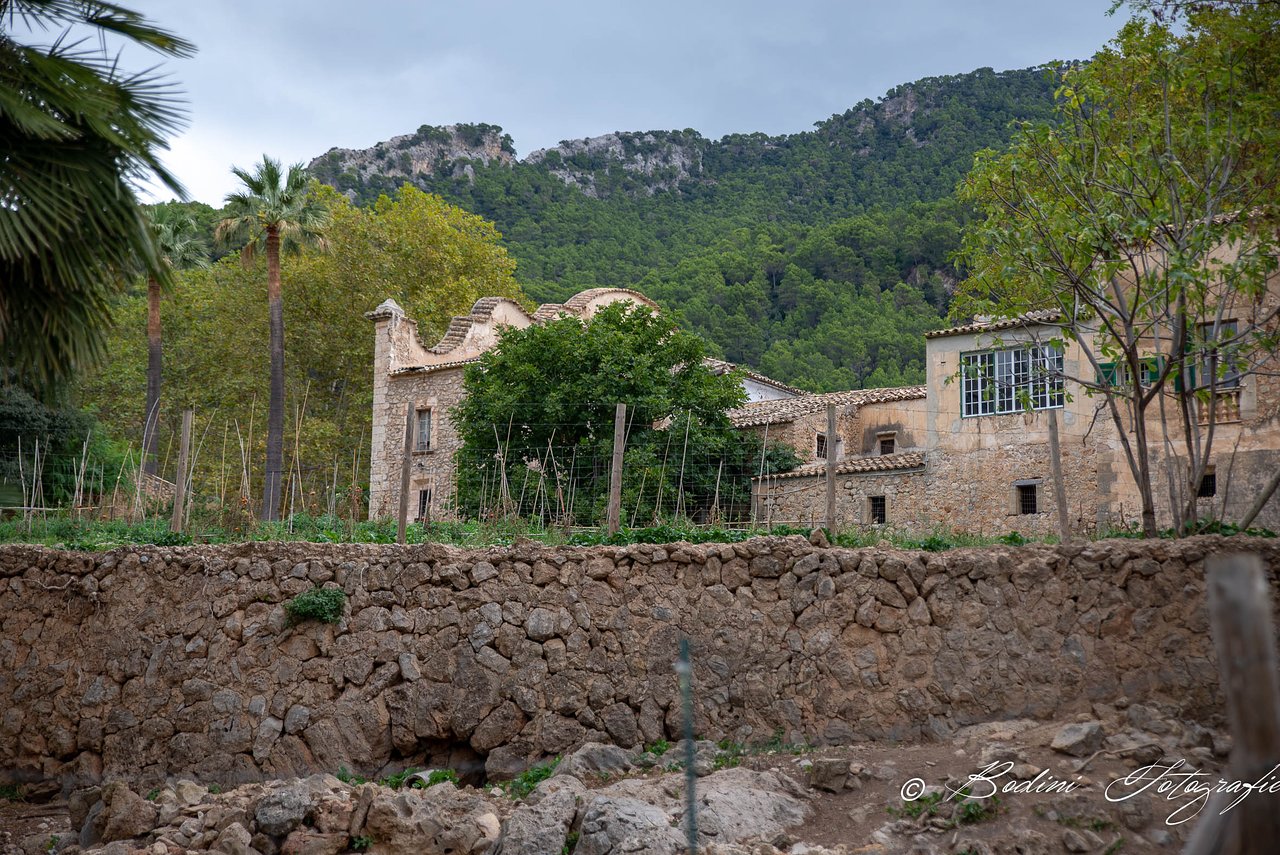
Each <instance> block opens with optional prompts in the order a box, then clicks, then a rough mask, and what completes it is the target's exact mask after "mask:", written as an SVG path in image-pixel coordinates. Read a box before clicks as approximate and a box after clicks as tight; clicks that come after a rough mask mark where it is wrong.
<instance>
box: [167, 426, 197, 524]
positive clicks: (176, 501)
mask: <svg viewBox="0 0 1280 855" xmlns="http://www.w3.org/2000/svg"><path fill="white" fill-rule="evenodd" d="M194 415H195V413H194V412H193V411H192V410H183V411H182V442H181V444H179V446H178V479H177V480H176V481H175V482H174V485H173V486H174V490H173V519H171V520H169V531H175V532H177V531H182V513H183V511H184V510H185V507H184V506H185V505H186V502H187V461H188V459H189V458H190V454H191V419H192V417H193V416H194Z"/></svg>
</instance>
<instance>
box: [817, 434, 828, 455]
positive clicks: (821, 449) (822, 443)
mask: <svg viewBox="0 0 1280 855" xmlns="http://www.w3.org/2000/svg"><path fill="white" fill-rule="evenodd" d="M814 449H815V451H814V453H815V454H817V455H818V456H819V457H821V458H823V459H826V456H827V435H826V434H825V433H820V434H818V441H817V442H816V443H815V444H814Z"/></svg>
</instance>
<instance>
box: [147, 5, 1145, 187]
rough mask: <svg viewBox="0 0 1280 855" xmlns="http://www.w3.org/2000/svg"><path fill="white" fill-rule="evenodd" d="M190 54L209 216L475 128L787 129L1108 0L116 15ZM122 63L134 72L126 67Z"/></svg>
mask: <svg viewBox="0 0 1280 855" xmlns="http://www.w3.org/2000/svg"><path fill="white" fill-rule="evenodd" d="M124 2H125V5H127V6H131V7H133V8H136V9H137V10H138V11H140V12H142V13H143V14H145V15H147V16H149V17H150V18H151V19H152V20H153V21H154V22H155V23H158V24H160V25H162V26H164V27H166V28H168V29H171V30H173V31H174V32H176V33H178V34H179V35H181V36H184V37H185V38H187V39H189V40H191V41H193V42H195V44H196V46H197V47H198V48H199V53H198V54H197V55H196V56H195V58H194V59H187V60H175V61H170V62H167V63H166V64H165V67H166V68H167V69H168V70H169V72H170V74H171V76H172V77H173V78H174V80H175V81H176V82H177V83H178V85H179V86H180V87H181V88H182V89H183V90H184V91H185V93H186V96H187V98H188V100H189V103H190V119H189V121H190V125H189V128H188V130H186V131H185V132H184V133H183V134H181V135H180V136H178V137H176V138H175V139H174V140H173V143H172V149H171V151H170V152H169V154H168V156H167V157H166V162H167V163H168V165H169V166H170V168H171V169H173V170H174V171H175V172H176V173H177V175H178V177H179V178H180V179H181V180H182V181H183V182H184V183H185V184H186V186H187V189H188V191H189V192H190V194H191V197H192V198H194V199H198V200H200V201H204V202H208V203H210V204H213V205H219V204H220V203H221V200H222V198H223V196H225V195H226V193H227V192H228V191H229V190H231V189H232V188H233V185H234V179H233V177H232V176H231V174H230V171H229V170H230V167H231V166H232V165H233V164H235V165H239V166H249V165H251V164H252V163H254V162H255V161H257V160H258V159H259V158H260V157H261V155H262V154H263V153H264V152H265V153H268V154H270V155H272V156H273V157H279V158H282V159H284V160H285V161H287V162H293V161H299V160H303V161H305V160H309V159H311V158H312V157H315V156H317V155H320V154H323V153H324V152H325V151H327V150H328V149H329V148H331V147H332V146H340V147H343V148H367V147H369V146H372V145H373V144H374V143H376V142H378V141H380V140H385V139H387V138H389V137H391V136H394V135H396V134H401V133H410V132H412V131H414V130H416V129H417V128H418V126H419V125H423V124H430V125H446V124H452V123H455V122H489V123H491V124H496V125H501V126H502V127H503V128H504V129H506V131H507V132H508V133H510V134H511V135H512V136H513V137H514V138H515V144H516V149H517V151H518V152H519V154H520V155H521V156H523V155H525V154H527V153H528V152H530V151H532V150H534V149H536V148H543V147H546V146H550V145H554V144H555V143H557V142H558V141H560V140H562V139H570V138H576V137H585V136H595V135H598V134H602V133H608V132H609V131H615V130H652V129H672V128H694V129H696V130H698V131H700V132H701V133H703V134H704V135H706V136H709V137H712V138H718V137H720V136H722V135H724V134H726V133H731V132H739V131H742V132H749V131H765V132H767V133H773V134H776V133H786V132H795V131H801V130H806V129H808V128H810V127H811V126H812V124H813V123H814V122H815V121H819V120H821V119H825V118H827V117H828V116H830V115H831V114H833V113H839V112H843V111H844V110H846V109H848V108H849V107H851V106H852V105H854V104H856V103H857V102H858V101H860V100H862V99H864V98H878V97H879V96H881V95H883V94H884V92H885V91H886V90H887V89H889V88H891V87H893V86H896V85H897V84H899V83H905V82H908V81H911V80H915V79H918V78H920V77H926V76H932V75H942V74H959V73H963V72H967V71H972V70H973V69H975V68H981V67H983V66H991V67H994V68H996V69H1008V68H1023V67H1027V66H1031V65H1038V64H1040V63H1042V62H1046V61H1049V60H1054V59H1078V58H1084V57H1088V56H1089V55H1091V54H1092V53H1093V52H1094V51H1096V50H1097V49H1098V48H1099V47H1101V46H1102V45H1103V44H1104V43H1105V42H1106V41H1107V40H1108V39H1110V38H1111V36H1113V35H1114V34H1115V32H1116V30H1117V29H1119V27H1120V25H1121V23H1122V17H1121V16H1119V15H1117V16H1115V17H1108V16H1107V15H1106V14H1105V12H1106V10H1107V8H1108V7H1109V6H1110V5H1111V0H1067V2H1063V0H982V1H981V2H977V0H878V2H865V0H847V2H839V0H828V1H827V2H816V0H815V2H805V0H788V2H782V0H723V2H722V0H679V2H669V0H648V2H643V3H641V2H631V3H621V2H609V0H590V1H589V2H582V0H561V2H538V0H532V2H530V0H525V2H505V0H489V2H475V0H452V2H438V1H437V0H419V2H389V0H386V1H385V2H384V1H383V0H366V2H364V3H351V2H335V0H309V2H303V0H274V2H262V0H255V2H248V0H203V2H202V1H201V0H194V2H193V0H134V2H132V3H131V2H128V0H124ZM125 61H126V64H128V65H131V66H132V67H140V66H141V65H142V64H143V63H144V62H147V61H149V60H148V59H147V56H146V55H145V54H144V53H141V52H126V53H125Z"/></svg>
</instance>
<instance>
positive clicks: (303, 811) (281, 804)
mask: <svg viewBox="0 0 1280 855" xmlns="http://www.w3.org/2000/svg"><path fill="white" fill-rule="evenodd" d="M310 810H311V793H310V791H309V790H308V788H307V786H306V782H305V781H291V782H290V783H289V784H288V785H286V786H285V787H283V788H281V789H279V790H275V791H273V792H271V793H268V794H267V795H266V796H265V797H263V799H262V801H260V802H258V808H257V810H256V811H255V812H254V815H253V818H254V824H255V825H256V826H257V828H258V831H260V832H262V833H263V834H266V835H269V836H271V837H283V836H285V835H286V834H288V833H289V832H290V831H293V830H294V829H295V828H297V827H298V826H299V825H301V824H302V821H303V820H304V819H306V816H307V813H308V812H310Z"/></svg>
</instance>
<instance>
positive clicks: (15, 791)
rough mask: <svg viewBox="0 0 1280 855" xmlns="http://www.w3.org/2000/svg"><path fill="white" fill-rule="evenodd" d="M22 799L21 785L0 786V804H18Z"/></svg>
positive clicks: (23, 795)
mask: <svg viewBox="0 0 1280 855" xmlns="http://www.w3.org/2000/svg"><path fill="white" fill-rule="evenodd" d="M24 797H25V794H24V792H23V790H22V785H21V784H0V802H20V801H22V800H23V799H24Z"/></svg>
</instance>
